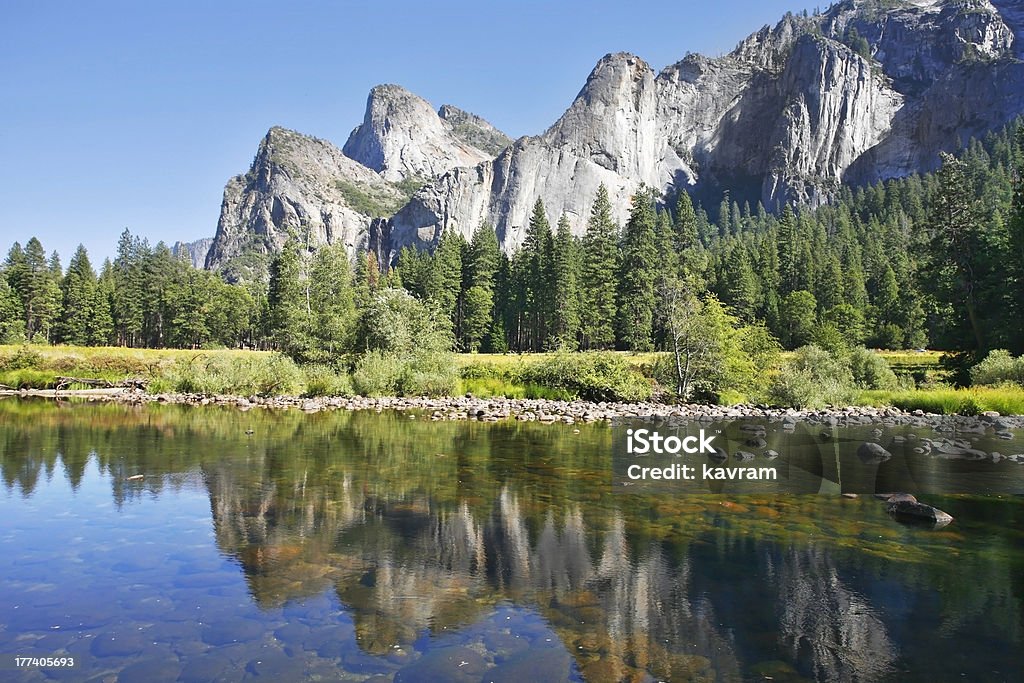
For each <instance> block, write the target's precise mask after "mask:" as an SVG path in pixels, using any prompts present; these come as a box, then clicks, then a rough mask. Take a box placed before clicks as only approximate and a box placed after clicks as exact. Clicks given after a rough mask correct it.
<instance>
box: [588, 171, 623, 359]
mask: <svg viewBox="0 0 1024 683" xmlns="http://www.w3.org/2000/svg"><path fill="white" fill-rule="evenodd" d="M618 231H619V228H618V226H617V225H616V224H615V222H614V221H613V220H612V215H611V202H610V201H609V199H608V190H607V189H606V188H605V186H604V185H601V186H600V187H599V188H598V190H597V198H596V199H594V204H593V206H592V207H591V209H590V220H589V222H588V223H587V233H586V235H585V236H584V238H583V243H582V246H581V251H582V265H581V272H580V285H581V286H580V300H581V302H580V326H581V334H580V337H581V340H582V346H583V348H586V349H608V348H611V347H612V346H613V345H614V344H615V317H616V310H617V308H616V284H617V280H616V278H617V274H618V269H619V265H618V260H619V252H618V245H617V240H618Z"/></svg>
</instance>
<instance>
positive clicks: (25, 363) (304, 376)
mask: <svg viewBox="0 0 1024 683" xmlns="http://www.w3.org/2000/svg"><path fill="white" fill-rule="evenodd" d="M618 355H620V356H621V357H622V358H623V359H625V360H626V361H627V362H628V364H629V365H630V366H632V367H634V368H636V369H637V370H638V371H639V373H640V374H642V375H644V376H646V377H649V376H650V369H651V367H652V366H653V364H654V361H655V359H656V354H653V353H641V354H630V353H625V352H623V353H621V354H618ZM786 355H787V354H784V357H785V356H786ZM879 355H881V356H882V357H883V358H885V360H886V361H887V362H888V363H889V364H890V365H891V366H892V369H893V370H894V371H895V372H896V374H897V375H898V376H901V377H904V378H908V380H907V382H906V383H907V384H909V379H913V386H915V387H916V388H913V389H898V390H892V391H877V390H875V391H871V390H862V391H859V392H858V394H857V397H856V399H855V401H854V403H856V404H858V405H870V406H878V407H881V406H893V407H896V408H900V409H902V410H923V411H925V412H928V413H939V414H953V413H957V414H977V413H980V412H984V411H988V410H995V411H998V412H999V413H1001V414H1004V415H1006V414H1024V389H1021V388H1020V387H1017V386H1013V385H1008V386H1001V387H970V388H954V387H950V386H948V385H946V384H944V382H945V379H946V375H945V372H944V370H943V368H942V367H941V365H940V364H939V360H940V358H941V354H940V353H939V352H937V351H924V352H918V351H899V352H896V351H882V352H879ZM556 356H557V354H554V353H536V354H457V355H456V356H455V358H456V363H457V366H458V371H459V377H460V379H459V380H458V384H457V391H458V393H460V394H462V393H472V394H473V395H475V396H479V397H484V398H487V397H491V396H508V397H510V398H551V399H572V398H575V397H577V396H579V395H580V392H578V391H575V392H574V391H572V390H570V389H567V388H566V387H565V386H552V385H550V384H546V383H543V381H540V382H539V381H534V380H536V378H537V377H538V376H543V375H542V374H541V373H538V372H537V369H538V368H539V367H540V366H541V365H543V364H545V363H546V362H547V363H550V362H551V361H552V360H553V359H555V358H556ZM61 377H77V378H88V379H99V380H105V381H108V382H112V383H117V382H120V381H123V380H127V379H140V380H144V381H146V382H147V383H148V390H149V391H150V392H153V393H159V392H164V391H183V392H191V393H205V394H218V393H225V394H227V393H230V394H241V395H251V394H262V395H267V394H275V393H277V394H302V395H309V396H315V395H331V394H339V395H350V394H352V393H353V389H352V382H351V380H350V378H349V377H348V376H347V375H346V374H345V373H337V372H335V371H334V370H332V369H330V368H325V367H324V366H296V365H295V364H294V363H292V362H291V361H290V360H288V359H286V358H283V357H282V356H280V355H279V354H275V353H271V352H265V351H239V350H229V349H224V350H182V349H129V348H121V347H75V346H0V389H53V388H55V387H56V386H57V383H58V381H59V378H61ZM68 388H72V389H74V388H85V387H84V385H74V384H71V385H70V386H69V387H68Z"/></svg>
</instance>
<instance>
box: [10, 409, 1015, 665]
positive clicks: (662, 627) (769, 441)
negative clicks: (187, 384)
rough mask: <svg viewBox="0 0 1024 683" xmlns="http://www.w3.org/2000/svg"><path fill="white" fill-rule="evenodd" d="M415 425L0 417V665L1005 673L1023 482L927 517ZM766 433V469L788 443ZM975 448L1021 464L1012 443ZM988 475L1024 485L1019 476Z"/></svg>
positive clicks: (596, 437)
mask: <svg viewBox="0 0 1024 683" xmlns="http://www.w3.org/2000/svg"><path fill="white" fill-rule="evenodd" d="M425 417H426V416H423V415H419V416H417V415H415V414H414V415H410V414H407V413H399V412H393V413H392V412H386V411H385V412H382V413H376V412H372V411H365V412H348V411H333V412H321V413H316V414H305V413H303V412H301V411H297V410H291V411H270V410H263V409H254V410H249V411H241V410H238V409H235V408H225V407H197V406H177V405H157V404H149V405H142V406H127V405H119V404H93V403H87V402H81V403H76V402H63V403H56V402H52V401H46V400H24V399H7V400H0V475H2V478H3V491H2V492H0V520H2V522H0V538H2V540H3V552H2V554H0V657H2V661H0V678H2V679H3V680H5V681H6V680H14V681H46V680H82V681H86V680H96V681H101V680H103V681H108V680H109V681H113V680H119V681H161V680H175V679H179V680H185V681H213V680H248V679H252V680H275V681H298V680H324V681H327V680H350V681H363V680H366V681H373V682H378V681H396V682H398V683H409V682H410V681H430V682H436V681H466V682H473V683H476V682H480V681H516V682H520V681H529V682H531V683H545V682H547V681H551V682H557V681H598V682H600V681H620V680H627V681H653V680H668V681H748V680H749V681H759V680H768V679H770V680H773V681H808V680H819V681H946V680H955V681H963V680H966V681H982V680H984V681H989V680H992V681H1001V680H1008V681H1011V680H1012V681H1016V680H1019V678H1018V676H1019V675H1020V672H1021V671H1022V670H1024V498H1022V497H1021V496H1019V495H1014V494H1012V493H1003V494H998V495H996V494H992V495H939V494H934V495H930V496H928V497H927V502H928V503H930V504H932V505H935V506H937V507H939V508H941V509H942V510H945V511H946V512H948V513H950V514H952V515H953V517H954V518H955V521H954V522H953V523H952V524H950V525H949V526H946V527H944V528H941V529H932V528H927V527H922V526H919V525H906V524H901V523H898V522H897V521H895V520H894V519H893V518H891V517H890V516H889V515H888V514H887V513H886V506H885V504H884V503H883V502H881V501H879V500H876V499H875V498H874V497H872V496H869V495H861V496H859V497H858V498H845V497H841V496H839V495H838V492H839V490H838V489H836V490H835V491H834V492H832V493H829V492H827V491H826V492H825V493H804V494H786V493H779V492H778V491H776V490H765V491H763V492H761V493H758V492H756V491H757V489H756V488H755V489H747V490H746V491H748V492H736V493H729V492H728V491H729V489H725V491H726V492H722V493H717V494H684V493H673V491H672V490H671V489H667V490H657V491H647V490H640V491H636V492H632V491H625V492H623V491H618V490H615V487H614V486H613V485H612V480H613V474H612V470H613V466H612V462H611V460H612V459H611V450H612V442H613V434H612V432H613V430H612V428H611V427H609V426H608V425H606V424H592V425H583V424H579V425H565V424H551V425H542V424H537V423H523V422H497V423H485V422H476V421H462V422H431V421H429V420H428V419H424V418H425ZM710 427H717V429H719V430H721V429H723V428H727V426H723V425H710ZM870 428H871V429H875V427H870ZM864 429H868V427H865V428H864ZM909 429H910V428H907V427H894V428H893V429H892V434H890V433H888V432H886V433H884V434H882V435H881V436H879V435H878V434H877V433H876V434H875V436H877V437H879V438H880V439H882V440H886V439H894V438H898V439H903V438H904V437H906V435H907V433H908V430H909ZM814 430H817V427H815V428H814ZM764 431H765V434H764V438H765V441H766V444H765V448H767V449H772V448H774V449H776V450H779V451H780V452H781V453H782V459H781V460H785V457H786V445H787V442H786V438H787V436H786V434H787V430H785V429H783V428H782V427H780V426H779V425H772V424H769V425H765V430H764ZM792 431H793V430H792V428H790V429H789V430H788V433H792ZM808 431H813V430H808ZM855 431H856V430H853V429H852V428H851V429H850V430H848V432H849V433H847V432H844V429H843V427H841V426H840V427H836V428H835V430H834V433H833V434H831V435H830V436H831V437H832V438H833V439H840V440H841V438H842V437H844V435H845V436H848V437H851V438H853V437H856V438H857V439H860V438H862V436H861V435H860V434H859V432H858V433H856V434H855V433H854V432H855ZM913 431H914V432H915V433H914V434H913V435H912V436H913V437H927V436H938V435H936V434H931V435H929V434H926V433H923V431H922V430H921V429H915V430H913ZM970 441H971V443H972V444H973V445H974V446H975V447H976V448H978V449H982V450H984V451H993V450H996V449H998V450H1000V451H1001V452H1002V453H1004V454H1010V453H1021V452H1024V438H1022V435H1021V434H1019V433H1017V434H1014V435H1013V437H1012V438H1006V437H1005V436H1004V438H1003V439H1001V440H1000V439H997V438H996V437H995V436H993V435H992V434H991V433H987V434H975V435H971V437H970ZM781 460H780V461H781ZM935 462H936V463H937V464H936V465H935V467H936V468H939V467H946V466H948V461H947V460H936V461H935ZM1000 467H1001V468H1002V469H999V470H998V471H997V474H998V476H999V477H1000V479H1001V480H1006V478H1008V477H1009V478H1024V464H1018V463H1012V462H1007V461H1005V460H1004V461H1003V463H1001V464H1000ZM1014 468H1017V469H1014ZM139 475H141V476H139ZM746 485H747V486H750V485H751V484H750V483H749V482H748V483H747V484H746ZM1010 488H1012V487H1010ZM749 491H755V492H749ZM922 499H923V498H922ZM15 656H19V657H56V658H61V659H63V660H65V663H66V660H73V662H74V663H73V666H65V667H45V666H37V665H32V664H31V663H30V664H29V665H26V666H20V667H19V666H16V664H15V662H14V657H15Z"/></svg>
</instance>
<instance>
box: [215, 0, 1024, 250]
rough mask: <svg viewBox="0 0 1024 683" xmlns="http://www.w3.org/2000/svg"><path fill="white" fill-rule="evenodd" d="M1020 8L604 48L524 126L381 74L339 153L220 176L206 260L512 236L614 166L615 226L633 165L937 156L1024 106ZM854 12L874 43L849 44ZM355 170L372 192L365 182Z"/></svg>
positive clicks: (655, 171) (317, 152) (823, 181)
mask: <svg viewBox="0 0 1024 683" xmlns="http://www.w3.org/2000/svg"><path fill="white" fill-rule="evenodd" d="M1022 22H1024V13H1022V12H1020V11H1019V9H1017V7H1016V5H1015V4H1014V3H1009V2H1006V1H1005V0H998V1H996V2H989V1H988V0H977V2H971V3H960V4H957V3H943V4H942V5H941V11H939V10H938V9H937V8H936V3H935V2H926V1H923V0H922V1H919V2H900V3H895V4H892V5H891V6H889V5H887V6H886V8H885V11H884V12H880V11H877V8H876V6H875V5H874V4H873V3H836V4H834V5H833V6H832V7H830V8H829V9H828V10H827V11H825V12H824V13H823V14H822V15H821V16H812V17H801V16H798V15H793V14H788V15H787V16H786V17H785V18H783V19H782V21H780V22H779V23H778V24H777V25H776V26H774V27H772V28H769V27H765V28H763V29H761V30H760V31H758V32H757V33H755V34H752V35H750V36H749V37H747V38H746V39H745V40H743V41H741V42H740V44H739V45H738V46H737V47H736V48H735V49H734V50H733V51H732V52H730V53H728V54H726V55H722V56H720V57H716V58H708V57H704V56H701V55H697V54H690V55H687V56H686V57H685V58H683V59H682V60H681V61H679V62H677V63H675V64H672V65H670V66H668V67H666V68H665V69H662V70H661V71H660V72H657V73H656V72H655V71H654V69H652V68H651V67H650V66H649V65H648V64H647V63H646V62H644V61H643V60H642V59H640V58H639V57H637V56H635V55H631V54H626V53H616V54H609V55H606V56H604V57H603V58H601V59H600V60H599V61H598V63H597V64H596V65H595V67H594V69H593V70H592V72H591V73H590V75H589V77H588V78H587V79H586V82H585V83H584V84H583V87H582V89H581V90H580V92H579V94H578V95H577V97H576V99H575V100H574V101H573V102H572V104H571V105H570V106H569V108H568V109H567V110H566V111H565V112H564V113H563V115H562V116H561V117H560V118H559V119H558V121H556V122H554V124H553V125H552V126H551V127H550V128H548V129H547V130H546V131H544V132H543V133H542V134H540V135H536V136H532V137H524V138H521V139H519V140H517V141H515V142H514V143H510V141H509V140H508V138H506V137H505V136H504V135H502V134H501V133H500V132H499V131H497V130H495V129H494V127H493V126H491V125H490V124H487V123H486V122H485V121H483V120H482V119H480V118H479V117H476V116H473V115H471V114H467V113H466V112H463V111H461V110H459V109H456V108H454V107H442V108H441V109H440V111H438V112H435V111H434V110H433V108H432V107H431V105H429V104H428V103H427V102H426V101H424V100H423V99H422V98H420V97H418V96H416V95H413V94H412V93H410V92H408V91H407V90H405V89H404V88H401V87H400V86H395V85H383V86H378V87H376V88H374V89H373V90H372V91H371V93H370V95H369V98H368V101H367V108H366V113H365V116H364V118H363V122H362V124H360V125H359V126H358V127H357V128H356V130H355V131H353V133H352V135H351V136H350V137H349V140H348V142H347V143H346V144H345V147H344V154H345V155H348V156H347V157H344V158H343V159H339V158H338V157H341V156H343V155H341V153H340V151H339V150H337V149H336V148H331V149H328V148H326V147H324V146H323V145H322V144H321V143H322V141H315V139H313V138H306V139H301V140H300V139H293V137H289V138H287V139H286V140H283V141H276V140H272V141H270V142H273V144H272V145H269V146H271V147H273V149H274V150H275V151H277V153H278V157H280V163H278V164H277V165H276V167H275V166H274V164H270V163H267V160H266V159H262V158H260V157H263V156H266V155H265V154H263V147H261V153H260V154H259V155H257V156H258V163H256V164H254V165H253V168H252V170H251V171H250V173H249V174H248V175H247V176H239V177H238V178H236V179H234V180H232V181H231V182H229V184H228V187H227V188H226V189H225V194H224V202H223V211H222V214H221V221H220V224H219V226H218V234H217V236H216V238H215V240H214V244H213V245H212V247H211V248H210V253H209V256H208V257H207V266H208V267H218V268H219V267H222V266H224V265H225V264H228V263H229V262H230V261H231V259H232V258H233V257H234V256H238V255H240V254H241V253H243V250H244V249H246V248H248V249H255V250H256V251H260V250H262V249H264V248H269V249H272V250H273V249H277V248H280V246H281V243H282V241H283V240H282V239H281V236H282V235H284V234H286V233H287V230H288V229H289V228H295V227H300V226H305V225H308V226H309V227H311V229H312V234H313V242H314V243H316V244H322V243H324V242H326V241H332V242H340V243H343V244H345V245H347V246H348V247H349V248H350V249H355V248H356V247H359V246H368V247H370V248H371V249H373V250H374V251H375V252H377V253H378V254H379V255H380V256H382V260H390V259H391V258H392V257H393V256H394V255H395V254H397V253H398V251H399V250H400V249H401V248H402V247H403V246H406V245H416V246H419V247H425V248H432V247H433V246H435V245H436V243H437V240H438V238H439V236H440V235H441V234H443V233H444V232H446V231H458V232H461V233H462V234H463V235H466V236H468V235H469V233H470V232H471V231H473V230H475V229H476V227H477V226H479V225H480V224H481V223H483V222H489V223H491V224H492V225H493V226H494V227H495V229H496V232H497V234H498V235H499V236H500V238H501V239H502V247H503V249H504V250H505V251H506V252H512V251H514V250H515V249H516V248H518V247H519V246H520V245H521V244H522V242H523V238H524V234H525V226H526V225H527V224H528V222H529V214H530V211H531V209H532V206H533V203H534V200H535V199H538V198H540V199H542V200H543V201H544V204H545V206H546V207H547V209H548V212H549V214H550V215H552V216H560V215H563V214H564V215H566V216H567V217H569V219H570V223H571V227H572V230H573V231H574V232H575V233H576V234H582V233H583V231H584V230H585V228H586V216H587V215H588V214H589V210H590V206H591V204H592V203H593V200H594V197H595V196H596V193H597V189H598V187H599V186H600V185H602V184H603V185H605V187H606V188H607V189H608V192H609V194H610V196H611V199H612V204H613V211H614V218H615V219H616V220H617V221H618V222H619V223H620V224H622V223H624V222H625V219H626V216H627V214H628V211H629V202H630V197H631V196H632V195H633V194H634V193H635V191H636V189H637V187H639V185H640V184H641V183H643V184H646V185H648V186H651V187H653V188H655V189H656V190H657V191H659V192H661V193H663V194H664V195H665V196H673V195H674V194H675V193H676V192H677V191H678V190H679V189H681V188H683V187H686V188H688V189H692V191H695V192H697V193H703V192H711V193H713V192H715V191H716V190H722V189H726V190H728V189H739V188H737V187H730V185H733V186H735V185H737V184H739V183H742V185H743V187H744V188H747V187H749V188H752V189H753V191H754V194H755V196H752V197H751V202H752V203H753V202H755V201H756V200H760V201H761V202H762V203H763V204H764V205H765V206H767V207H777V206H779V205H781V204H783V203H787V202H798V203H804V204H810V205H819V204H822V203H824V202H826V201H828V200H829V199H830V198H831V197H833V196H834V194H835V192H836V189H837V188H838V187H839V186H840V184H841V182H842V183H852V184H860V185H863V184H867V183H872V182H875V181H877V180H881V179H887V178H890V177H897V176H904V175H908V174H910V173H915V172H921V171H926V170H931V169H933V168H934V167H935V164H936V161H937V157H938V152H940V151H950V150H952V149H953V147H954V146H955V139H956V138H957V137H958V136H959V137H962V138H966V137H969V136H976V137H980V136H981V135H982V134H984V133H985V132H987V131H989V130H991V129H993V128H996V127H999V126H1002V125H1003V124H1005V123H1007V122H1008V121H1010V120H1012V119H1013V118H1014V117H1015V116H1016V115H1018V114H1019V113H1020V112H1021V111H1022V109H1024V102H1022V100H1024V94H1022V93H1024V88H1021V84H1022V82H1024V66H1022V64H1021V63H1020V62H1018V61H1016V60H1017V58H1018V57H1020V56H1022V55H1024V48H1022V45H1024V40H1021V36H1020V34H1021V33H1022V30H1024V26H1022ZM851 26H856V27H857V29H858V31H859V32H860V33H861V35H862V36H864V38H865V39H866V40H867V41H868V44H869V45H870V47H871V55H870V56H869V57H865V56H862V55H860V54H858V53H857V51H856V50H854V49H852V48H851V47H850V46H849V45H848V44H847V43H848V42H849V39H848V33H847V32H848V30H849V27H851ZM1015 34H1016V35H1015ZM981 84H983V85H984V87H980V85H981ZM954 132H955V133H957V135H954V134H953V133H954ZM295 135H297V134H292V136H295ZM269 137H270V136H268V138H269ZM278 137H280V135H278ZM303 137H304V136H303ZM324 144H326V143H324ZM265 146H266V145H265ZM346 162H347V163H346ZM359 169H361V171H360V170H359ZM367 174H370V175H372V176H373V178H372V179H371V178H370V177H369V176H368V175H367ZM417 179H422V180H423V181H424V182H426V183H427V184H426V185H425V186H423V187H422V188H419V189H418V190H415V191H414V188H411V187H399V186H398V185H397V184H396V183H397V182H399V181H406V182H408V181H415V180H417ZM335 181H337V182H335ZM339 183H340V187H348V188H349V190H348V191H343V190H340V189H339ZM413 185H415V182H414V183H413ZM352 186H356V187H357V188H358V189H360V190H362V196H363V197H368V198H369V201H362V202H361V201H357V200H356V199H354V198H353V195H354V193H353V192H352V191H351V187H352ZM410 191H414V194H412V196H411V197H410V196H409V193H410ZM303 221H305V223H304V222H303ZM385 221H386V223H385ZM246 232H248V233H249V234H244V233H246ZM262 236H266V237H267V240H266V246H264V243H263V242H261V241H260V240H258V239H256V238H257V237H262Z"/></svg>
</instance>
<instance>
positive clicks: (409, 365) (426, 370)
mask: <svg viewBox="0 0 1024 683" xmlns="http://www.w3.org/2000/svg"><path fill="white" fill-rule="evenodd" d="M458 383H459V371H458V368H457V367H456V365H455V357H454V356H453V355H452V354H451V353H449V352H447V351H420V352H418V353H416V354H414V355H413V356H412V357H411V358H410V359H409V360H408V361H407V362H406V363H405V364H404V368H403V371H402V377H401V384H400V386H399V390H400V392H401V394H402V395H404V396H451V395H452V394H454V393H455V392H456V390H457V389H458Z"/></svg>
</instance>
